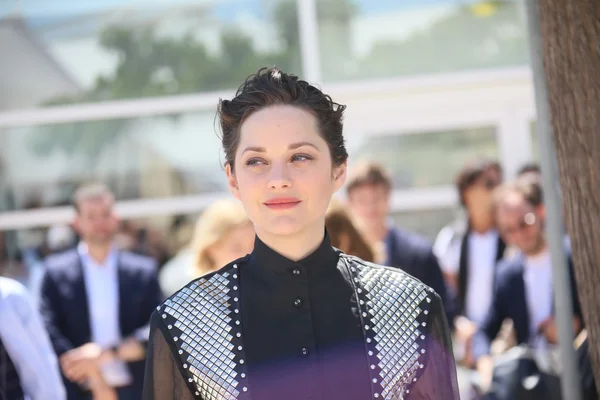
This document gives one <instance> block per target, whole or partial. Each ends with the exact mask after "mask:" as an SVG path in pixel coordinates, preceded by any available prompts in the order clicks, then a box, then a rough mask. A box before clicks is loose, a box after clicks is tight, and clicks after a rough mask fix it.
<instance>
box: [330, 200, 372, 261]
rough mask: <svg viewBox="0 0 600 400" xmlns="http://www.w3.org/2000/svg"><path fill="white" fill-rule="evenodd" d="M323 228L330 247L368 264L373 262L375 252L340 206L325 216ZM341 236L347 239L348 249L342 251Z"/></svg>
mask: <svg viewBox="0 0 600 400" xmlns="http://www.w3.org/2000/svg"><path fill="white" fill-rule="evenodd" d="M325 227H326V228H327V233H328V234H329V236H330V238H331V245H332V246H333V247H336V248H338V249H340V250H342V251H343V252H344V253H346V254H349V255H352V256H356V257H359V258H361V259H363V260H365V261H368V262H374V261H375V252H374V251H373V249H372V248H371V246H370V245H369V243H367V241H366V240H365V238H364V237H363V236H362V235H361V233H360V232H359V231H358V229H357V228H356V226H355V225H354V223H353V222H352V219H351V218H350V215H348V213H347V212H346V210H344V209H343V208H342V207H341V206H337V205H335V206H332V207H331V208H330V209H329V210H328V211H327V214H325ZM342 235H347V237H348V248H347V249H342V248H341V247H340V246H341V244H342Z"/></svg>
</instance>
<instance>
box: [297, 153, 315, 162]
mask: <svg viewBox="0 0 600 400" xmlns="http://www.w3.org/2000/svg"><path fill="white" fill-rule="evenodd" d="M312 159H313V158H312V157H311V156H309V155H308V154H294V155H293V156H292V161H308V160H312Z"/></svg>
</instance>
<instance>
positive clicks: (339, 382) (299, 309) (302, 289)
mask: <svg viewBox="0 0 600 400" xmlns="http://www.w3.org/2000/svg"><path fill="white" fill-rule="evenodd" d="M143 398H144V400H171V399H177V400H187V399H203V400H217V399H239V400H243V399H253V400H281V399H283V400H296V399H298V400H300V399H303V400H329V399H343V400H365V399H373V398H382V399H394V400H396V399H444V400H453V399H458V398H459V395H458V385H457V381H456V367H455V365H454V358H453V355H452V350H451V342H450V338H449V332H448V326H447V322H446V319H445V316H444V312H443V309H442V305H441V301H440V298H439V297H438V296H437V295H436V294H435V293H434V292H433V291H432V290H431V289H429V288H428V287H426V286H425V285H423V284H422V283H421V282H419V281H417V280H416V279H414V278H412V277H410V276H409V275H407V274H405V273H403V272H402V271H399V270H396V269H389V268H384V267H380V266H376V265H373V264H368V263H365V262H364V261H362V260H360V259H357V258H355V257H350V256H347V255H344V254H341V253H339V252H338V251H336V250H335V249H333V248H332V247H331V244H330V242H329V238H328V237H327V235H326V237H325V240H324V241H323V243H322V244H321V246H320V247H319V248H318V249H317V250H316V251H315V252H314V253H313V254H311V255H310V256H308V257H307V258H305V259H303V260H301V261H298V262H294V261H291V260H289V259H287V258H285V257H283V256H282V255H280V254H278V253H277V252H275V251H273V250H272V249H270V248H269V247H268V246H266V245H265V244H264V243H262V242H261V241H260V240H259V239H258V238H257V239H256V241H255V247H254V251H253V253H252V254H251V255H249V256H246V257H245V258H243V259H240V260H237V261H236V262H235V263H232V264H230V265H228V266H226V267H225V268H223V269H221V270H220V271H218V272H216V273H213V274H209V275H207V276H205V277H202V278H200V279H198V280H195V281H193V282H191V283H190V284H188V285H187V286H186V287H185V288H183V289H182V290H180V291H179V292H177V293H176V294H174V295H173V296H172V297H171V298H169V299H168V300H167V301H166V302H165V303H164V304H163V305H162V306H160V307H159V309H158V310H157V312H155V313H154V315H153V316H152V322H151V336H150V344H149V348H148V356H147V365H146V378H145V383H144V396H143Z"/></svg>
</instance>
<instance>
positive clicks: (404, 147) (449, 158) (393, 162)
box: [352, 127, 498, 189]
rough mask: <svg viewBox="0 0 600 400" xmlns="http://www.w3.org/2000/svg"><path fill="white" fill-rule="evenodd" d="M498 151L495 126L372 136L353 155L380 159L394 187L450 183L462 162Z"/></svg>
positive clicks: (495, 154)
mask: <svg viewBox="0 0 600 400" xmlns="http://www.w3.org/2000/svg"><path fill="white" fill-rule="evenodd" d="M497 155H498V146H497V143H496V134H495V129H494V128H492V127H484V128H473V129H463V130H454V131H440V132H420V133H414V134H400V135H385V136H372V137H369V138H367V139H366V140H365V141H364V142H363V143H361V144H360V146H357V148H356V150H355V152H352V159H353V160H354V159H356V160H370V161H376V162H379V163H382V164H383V165H384V166H386V167H387V168H388V169H389V170H390V173H391V175H392V179H393V181H394V188H396V189H406V188H416V187H431V186H440V185H448V184H453V182H454V178H455V176H456V174H457V173H458V171H459V170H460V168H462V167H463V166H464V164H465V162H468V161H470V160H471V159H473V158H474V157H477V156H482V157H490V158H497Z"/></svg>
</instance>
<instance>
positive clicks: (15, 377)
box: [0, 277, 66, 400]
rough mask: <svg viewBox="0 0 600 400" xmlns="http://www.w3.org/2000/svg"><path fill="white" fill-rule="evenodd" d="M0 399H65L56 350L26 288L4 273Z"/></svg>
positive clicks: (0, 288)
mask: <svg viewBox="0 0 600 400" xmlns="http://www.w3.org/2000/svg"><path fill="white" fill-rule="evenodd" d="M0 399H2V400H24V399H29V400H64V399H66V393H65V388H64V386H63V382H62V379H61V376H60V371H59V366H58V360H57V358H56V354H55V353H54V350H53V349H52V344H51V343H50V339H49V338H48V333H47V332H46V329H45V327H44V324H43V322H42V319H41V317H40V315H39V313H38V311H37V309H36V308H35V305H34V303H33V301H32V300H31V299H30V297H29V294H28V293H27V289H25V287H24V286H23V285H22V284H20V283H19V282H17V281H15V280H13V279H8V278H2V277H0Z"/></svg>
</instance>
